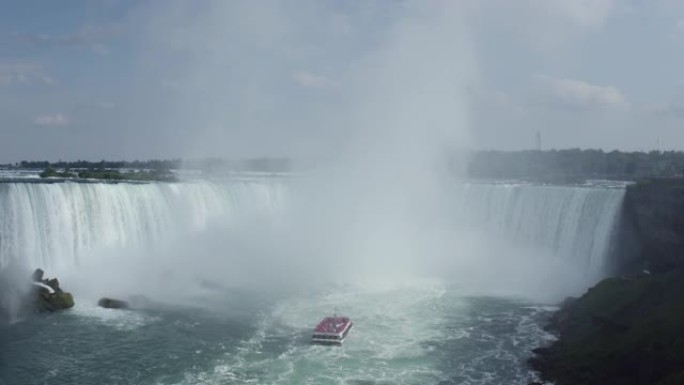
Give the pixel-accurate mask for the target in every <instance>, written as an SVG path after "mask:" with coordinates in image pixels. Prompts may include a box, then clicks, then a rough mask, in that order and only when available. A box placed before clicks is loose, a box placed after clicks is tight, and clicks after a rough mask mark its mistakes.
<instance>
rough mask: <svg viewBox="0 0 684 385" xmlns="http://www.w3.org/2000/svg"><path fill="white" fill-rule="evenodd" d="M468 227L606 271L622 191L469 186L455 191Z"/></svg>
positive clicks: (594, 270) (589, 271)
mask: <svg viewBox="0 0 684 385" xmlns="http://www.w3.org/2000/svg"><path fill="white" fill-rule="evenodd" d="M457 190H458V192H457V195H458V198H457V200H458V202H459V206H458V207H459V209H460V213H461V214H462V215H464V216H465V218H467V219H466V222H467V224H468V226H471V227H473V228H476V229H478V230H480V231H483V232H484V233H486V234H487V236H488V237H489V238H490V239H492V241H493V242H500V243H505V244H507V245H509V246H511V247H523V248H528V249H533V250H536V251H538V252H540V253H544V254H546V255H547V258H557V259H561V260H564V261H566V262H568V263H570V264H572V265H574V266H576V267H578V268H579V269H582V270H583V271H585V272H586V274H587V275H590V276H593V277H598V276H600V275H601V274H604V273H605V268H606V267H607V266H606V265H607V263H608V257H609V254H610V249H611V241H612V235H613V232H614V229H615V227H616V223H617V221H619V216H620V208H621V204H622V200H623V197H624V194H625V189H624V188H622V187H605V186H601V187H591V186H546V185H532V184H494V183H487V184H485V183H466V184H463V185H460V186H459V188H458V189H457Z"/></svg>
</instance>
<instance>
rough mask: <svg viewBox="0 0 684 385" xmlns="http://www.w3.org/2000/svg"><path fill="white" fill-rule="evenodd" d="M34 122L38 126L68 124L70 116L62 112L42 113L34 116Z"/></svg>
mask: <svg viewBox="0 0 684 385" xmlns="http://www.w3.org/2000/svg"><path fill="white" fill-rule="evenodd" d="M33 124H35V125H36V126H67V125H69V117H68V116H66V115H65V114H62V113H57V114H51V115H40V116H36V117H35V118H33Z"/></svg>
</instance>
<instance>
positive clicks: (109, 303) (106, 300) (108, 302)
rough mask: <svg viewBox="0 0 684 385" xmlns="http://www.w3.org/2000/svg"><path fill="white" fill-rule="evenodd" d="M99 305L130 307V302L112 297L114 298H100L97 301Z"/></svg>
mask: <svg viewBox="0 0 684 385" xmlns="http://www.w3.org/2000/svg"><path fill="white" fill-rule="evenodd" d="M97 306H100V307H104V308H107V309H129V308H130V306H129V305H128V302H126V301H121V300H118V299H112V298H107V297H104V298H100V300H99V301H97Z"/></svg>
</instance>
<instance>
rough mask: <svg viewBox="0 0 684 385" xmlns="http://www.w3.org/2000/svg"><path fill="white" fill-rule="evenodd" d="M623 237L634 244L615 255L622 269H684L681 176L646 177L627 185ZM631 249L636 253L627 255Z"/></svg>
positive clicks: (683, 209)
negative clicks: (670, 177)
mask: <svg viewBox="0 0 684 385" xmlns="http://www.w3.org/2000/svg"><path fill="white" fill-rule="evenodd" d="M623 221H624V222H625V225H626V226H627V227H628V228H629V229H630V230H629V231H628V234H626V236H624V237H623V239H625V240H626V241H629V242H634V241H636V244H633V245H630V246H629V247H628V248H623V249H622V250H621V251H620V253H619V254H620V255H618V261H617V262H618V264H622V265H623V268H622V269H620V270H622V272H625V271H631V272H634V271H642V270H648V271H650V272H652V273H657V272H665V271H670V270H672V269H676V268H679V269H681V268H684V179H682V178H678V179H649V180H645V181H640V182H638V183H635V184H633V185H630V186H628V187H627V191H626V193H625V199H624V206H623ZM630 249H631V250H636V253H635V254H636V255H631V256H628V254H629V253H630Z"/></svg>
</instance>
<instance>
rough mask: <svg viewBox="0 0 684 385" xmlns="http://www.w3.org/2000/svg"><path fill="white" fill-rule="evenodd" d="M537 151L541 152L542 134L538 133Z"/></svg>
mask: <svg viewBox="0 0 684 385" xmlns="http://www.w3.org/2000/svg"><path fill="white" fill-rule="evenodd" d="M536 149H537V151H541V132H539V131H537V147H536Z"/></svg>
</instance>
